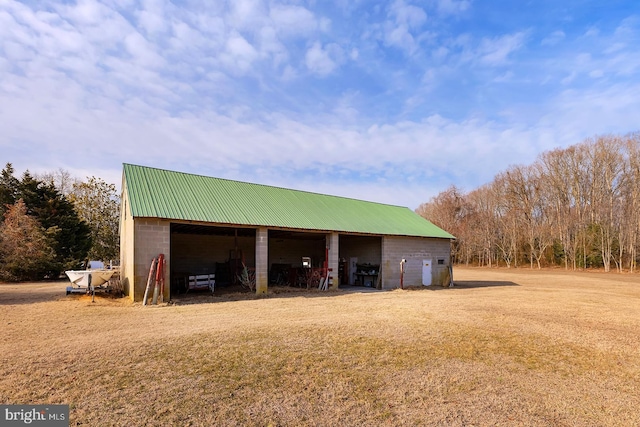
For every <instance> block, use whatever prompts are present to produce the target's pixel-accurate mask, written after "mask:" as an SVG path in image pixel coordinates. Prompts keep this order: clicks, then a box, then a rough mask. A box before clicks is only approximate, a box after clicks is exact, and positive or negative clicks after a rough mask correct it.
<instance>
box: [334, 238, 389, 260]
mask: <svg viewBox="0 0 640 427" xmlns="http://www.w3.org/2000/svg"><path fill="white" fill-rule="evenodd" d="M351 257H357V258H358V264H380V260H381V259H382V239H381V238H380V237H369V236H348V235H342V236H340V258H344V259H345V260H346V261H347V262H349V258H351Z"/></svg>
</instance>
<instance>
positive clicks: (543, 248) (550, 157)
mask: <svg viewBox="0 0 640 427" xmlns="http://www.w3.org/2000/svg"><path fill="white" fill-rule="evenodd" d="M416 211H417V212H418V213H419V214H420V215H422V216H423V217H425V218H427V219H429V220H430V221H432V222H433V223H435V224H436V225H438V226H440V227H441V228H443V229H445V230H447V231H449V232H450V233H452V234H453V235H454V236H456V238H457V240H456V241H455V242H454V243H453V245H452V256H453V258H454V262H456V263H463V264H467V265H468V264H477V265H481V266H497V265H503V266H506V267H511V266H514V267H517V266H523V265H527V266H529V267H531V268H534V267H537V268H541V267H543V266H563V267H564V268H566V269H573V270H576V269H583V268H603V269H604V270H605V271H610V270H611V269H612V268H615V269H617V270H618V271H623V270H627V271H634V270H635V269H636V267H637V264H638V251H639V246H640V133H633V134H629V135H625V136H617V135H604V136H599V137H595V138H590V139H587V140H585V141H583V142H582V143H579V144H576V145H573V146H570V147H568V148H562V149H560V148H559V149H555V150H552V151H547V152H545V153H542V154H541V155H539V156H538V158H537V159H536V161H535V162H534V163H533V164H531V165H516V166H511V167H509V168H508V169H507V170H505V171H503V172H501V173H499V174H497V175H496V176H495V177H494V179H493V181H491V182H490V183H488V184H485V185H482V186H481V187H479V188H476V189H474V190H472V191H470V192H467V193H465V192H463V191H462V190H461V189H459V188H457V187H455V186H452V187H449V188H448V189H447V190H445V191H443V192H441V193H440V194H438V195H437V196H435V197H433V198H432V199H431V200H430V201H429V202H427V203H423V204H422V205H420V207H419V208H418V209H417V210H416Z"/></svg>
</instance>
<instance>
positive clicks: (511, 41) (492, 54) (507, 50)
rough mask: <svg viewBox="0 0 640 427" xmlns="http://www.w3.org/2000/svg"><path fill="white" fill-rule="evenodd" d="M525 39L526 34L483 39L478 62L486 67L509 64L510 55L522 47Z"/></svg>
mask: <svg viewBox="0 0 640 427" xmlns="http://www.w3.org/2000/svg"><path fill="white" fill-rule="evenodd" d="M524 39H525V33H524V32H518V33H515V34H507V35H504V36H500V37H495V38H483V39H482V41H481V42H480V46H479V47H478V51H477V55H478V60H479V62H480V63H482V64H484V65H489V66H497V65H503V64H504V63H506V62H507V59H508V57H509V55H511V54H512V53H513V52H515V51H517V50H518V49H520V48H521V47H522V45H523V43H524Z"/></svg>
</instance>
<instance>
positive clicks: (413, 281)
mask: <svg viewBox="0 0 640 427" xmlns="http://www.w3.org/2000/svg"><path fill="white" fill-rule="evenodd" d="M450 253H451V243H450V242H449V240H448V239H430V238H421V237H395V236H385V237H383V238H382V266H381V268H382V287H383V288H385V289H390V288H397V287H399V286H400V260H402V259H403V258H404V259H406V260H407V263H406V264H405V273H404V286H421V285H422V261H423V260H425V259H431V260H432V267H431V276H432V280H431V283H432V286H440V285H442V283H443V280H444V278H445V274H446V273H445V270H448V268H449V264H450V259H451V258H450ZM438 259H442V260H444V264H438Z"/></svg>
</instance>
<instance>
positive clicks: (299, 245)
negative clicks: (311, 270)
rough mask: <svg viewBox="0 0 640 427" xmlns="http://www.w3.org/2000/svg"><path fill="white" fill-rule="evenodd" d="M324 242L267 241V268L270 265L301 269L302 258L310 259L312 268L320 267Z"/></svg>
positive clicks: (323, 254)
mask: <svg viewBox="0 0 640 427" xmlns="http://www.w3.org/2000/svg"><path fill="white" fill-rule="evenodd" d="M325 246H326V244H325V241H324V239H323V240H300V239H274V238H270V239H269V268H271V264H291V266H292V267H302V257H303V256H308V257H311V262H313V266H314V267H322V263H323V262H324V258H325V256H326V254H325Z"/></svg>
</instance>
